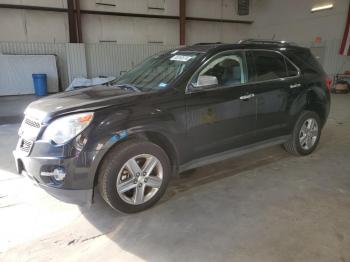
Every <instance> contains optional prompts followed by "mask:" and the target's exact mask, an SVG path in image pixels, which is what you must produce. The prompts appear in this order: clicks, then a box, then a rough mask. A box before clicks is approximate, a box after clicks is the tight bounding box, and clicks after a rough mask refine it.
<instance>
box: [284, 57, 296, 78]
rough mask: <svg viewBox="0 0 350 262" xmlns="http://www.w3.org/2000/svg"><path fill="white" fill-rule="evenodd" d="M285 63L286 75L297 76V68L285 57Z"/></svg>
mask: <svg viewBox="0 0 350 262" xmlns="http://www.w3.org/2000/svg"><path fill="white" fill-rule="evenodd" d="M286 65H287V71H288V76H297V75H298V69H297V68H296V67H295V66H294V65H293V64H292V63H291V62H289V61H288V60H287V59H286Z"/></svg>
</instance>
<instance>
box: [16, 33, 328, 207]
mask: <svg viewBox="0 0 350 262" xmlns="http://www.w3.org/2000/svg"><path fill="white" fill-rule="evenodd" d="M329 91H330V83H329V81H327V78H326V74H325V73H324V71H323V69H322V67H321V66H320V65H319V63H318V61H317V60H316V59H315V58H314V57H313V55H312V54H311V53H310V50H309V49H306V48H303V47H299V46H297V45H295V44H292V43H287V42H279V41H261V40H260V41H259V40H244V41H241V42H239V43H238V44H218V43H217V44H197V45H194V46H189V47H183V48H179V49H176V50H171V51H168V52H165V53H162V54H157V55H155V56H152V57H150V58H148V59H147V60H146V61H144V62H143V63H141V64H140V65H138V66H136V67H135V68H134V69H132V70H131V71H129V72H127V73H125V74H124V75H122V76H121V77H120V78H119V79H117V80H115V81H114V82H112V83H110V84H108V86H94V87H89V88H82V89H78V90H73V91H69V92H63V93H59V94H56V95H52V96H49V97H47V98H44V99H40V100H37V101H35V102H33V103H31V104H30V105H29V106H28V107H27V109H26V110H25V117H24V120H23V123H22V125H21V127H20V130H19V136H20V138H19V141H18V144H17V148H16V150H15V151H14V156H15V159H16V165H17V170H18V172H19V173H23V174H25V175H26V176H28V177H30V178H31V179H32V180H33V181H34V183H36V184H38V185H39V186H40V187H42V188H44V189H45V190H46V191H47V192H49V193H50V194H52V195H53V196H55V197H57V198H59V199H61V200H63V201H67V202H71V203H76V204H84V203H91V201H92V199H93V193H94V189H95V188H96V189H98V191H99V192H100V194H101V196H102V198H103V199H104V200H105V201H106V202H107V203H108V204H109V205H110V206H111V207H112V208H114V209H116V210H119V211H122V212H125V213H133V212H138V211H141V210H144V209H147V208H149V207H151V206H152V205H154V204H155V203H156V202H157V201H158V200H159V199H160V198H161V197H162V195H163V194H164V192H165V190H166V188H167V185H168V183H169V179H170V178H171V177H172V175H175V174H178V173H180V172H182V171H184V170H189V169H193V168H196V167H199V166H202V165H208V164H211V163H214V162H217V161H221V160H224V159H227V158H230V157H233V156H237V155H239V154H243V153H247V152H251V151H252V150H256V149H261V148H264V147H268V146H273V145H278V144H281V145H283V146H284V148H285V149H286V150H287V151H288V152H290V153H292V154H294V155H301V156H303V155H308V154H310V153H312V152H313V151H314V150H315V148H316V146H317V144H318V142H319V139H320V135H321V130H322V128H323V126H324V124H325V122H326V119H327V117H328V113H329V108H330V92H329Z"/></svg>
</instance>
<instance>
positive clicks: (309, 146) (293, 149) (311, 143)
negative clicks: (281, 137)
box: [284, 111, 321, 156]
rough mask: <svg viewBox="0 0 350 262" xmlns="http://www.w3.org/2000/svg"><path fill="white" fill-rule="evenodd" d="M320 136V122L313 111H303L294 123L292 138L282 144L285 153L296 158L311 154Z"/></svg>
mask: <svg viewBox="0 0 350 262" xmlns="http://www.w3.org/2000/svg"><path fill="white" fill-rule="evenodd" d="M320 136H321V120H320V117H319V116H318V114H317V113H315V112H313V111H303V112H302V113H301V115H300V117H299V119H298V121H297V122H296V124H295V126H294V129H293V133H292V137H291V138H290V140H289V141H287V142H286V143H285V144H284V148H285V149H286V151H287V152H289V153H291V154H293V155H296V156H305V155H309V154H311V153H312V152H313V151H314V150H315V149H316V147H317V145H318V142H319V140H320Z"/></svg>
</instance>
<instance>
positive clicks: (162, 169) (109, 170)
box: [98, 140, 171, 213]
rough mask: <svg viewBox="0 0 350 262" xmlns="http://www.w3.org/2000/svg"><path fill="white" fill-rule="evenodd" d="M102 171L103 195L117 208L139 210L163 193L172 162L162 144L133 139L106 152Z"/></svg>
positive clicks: (99, 183) (124, 210) (101, 190)
mask: <svg viewBox="0 0 350 262" xmlns="http://www.w3.org/2000/svg"><path fill="white" fill-rule="evenodd" d="M98 175H99V177H98V188H99V192H100V194H101V196H102V198H103V199H104V200H105V201H106V202H107V203H108V204H109V205H110V206H111V207H112V208H114V209H115V210H118V211H121V212H124V213H135V212H140V211H143V210H145V209H148V208H150V207H151V206H153V205H154V204H155V203H156V202H157V201H158V200H159V199H160V198H161V197H162V196H163V194H164V193H165V191H166V188H167V186H168V182H169V178H170V175H171V165H170V161H169V158H168V156H167V154H166V153H165V152H164V150H163V149H162V148H160V147H159V146H157V145H155V144H153V143H151V142H147V141H138V140H130V141H127V142H124V143H122V144H121V145H119V146H117V147H115V148H113V149H112V150H111V151H110V152H109V153H108V154H107V155H106V156H105V158H104V160H103V162H102V165H101V168H100V170H99V174H98Z"/></svg>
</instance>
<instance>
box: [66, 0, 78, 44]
mask: <svg viewBox="0 0 350 262" xmlns="http://www.w3.org/2000/svg"><path fill="white" fill-rule="evenodd" d="M67 5H68V24H69V42H70V43H77V42H78V36H77V30H76V29H77V28H76V20H75V14H74V0H67Z"/></svg>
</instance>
